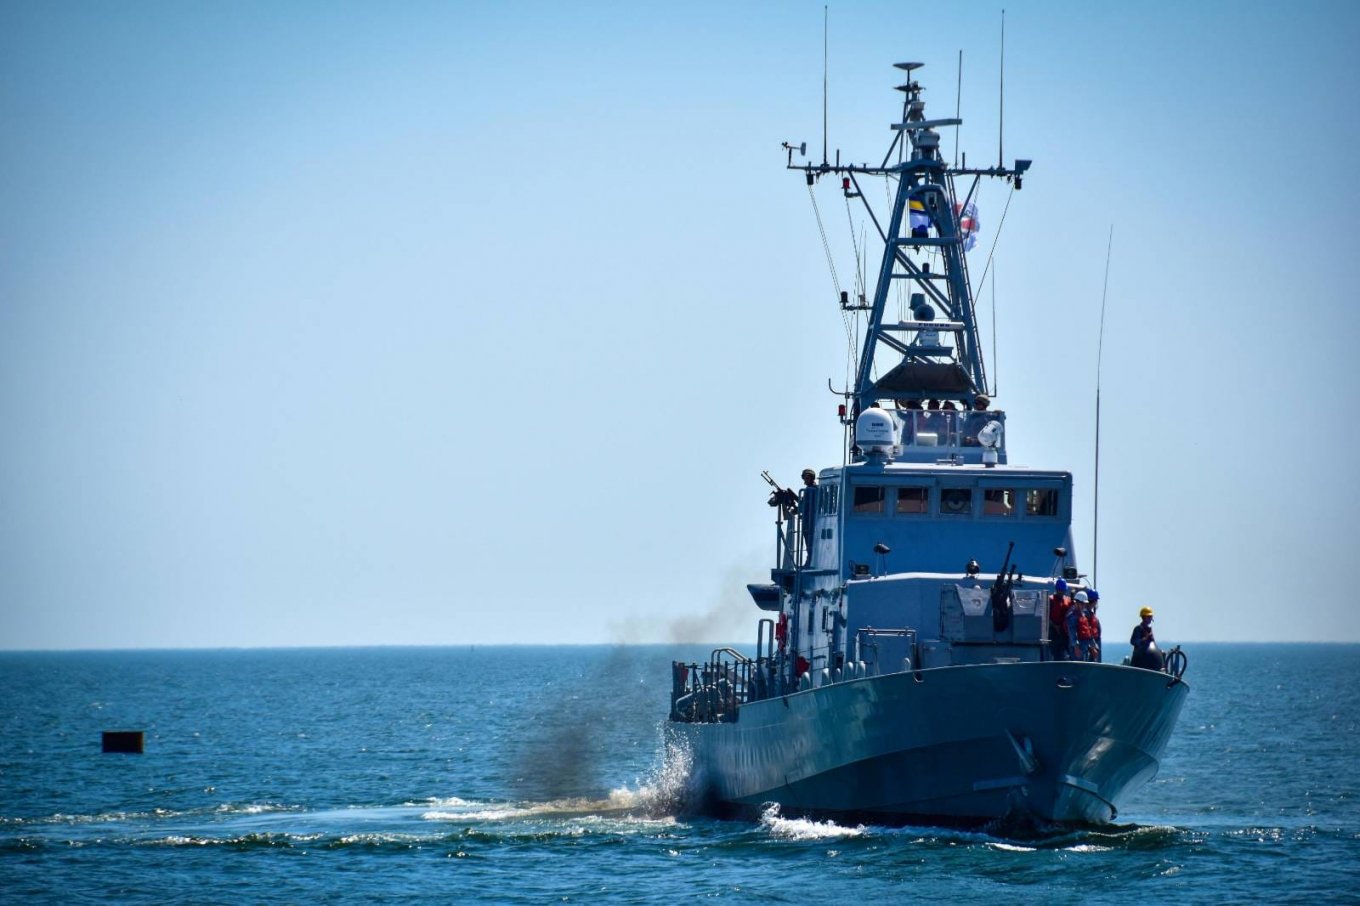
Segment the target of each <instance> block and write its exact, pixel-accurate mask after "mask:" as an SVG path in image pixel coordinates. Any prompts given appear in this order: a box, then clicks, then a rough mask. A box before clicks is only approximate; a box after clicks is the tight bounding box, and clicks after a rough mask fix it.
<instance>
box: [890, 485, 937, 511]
mask: <svg viewBox="0 0 1360 906" xmlns="http://www.w3.org/2000/svg"><path fill="white" fill-rule="evenodd" d="M929 501H930V488H898V489H897V512H898V513H899V514H909V515H913V516H915V515H923V514H925V513H926V511H927V505H928V503H929Z"/></svg>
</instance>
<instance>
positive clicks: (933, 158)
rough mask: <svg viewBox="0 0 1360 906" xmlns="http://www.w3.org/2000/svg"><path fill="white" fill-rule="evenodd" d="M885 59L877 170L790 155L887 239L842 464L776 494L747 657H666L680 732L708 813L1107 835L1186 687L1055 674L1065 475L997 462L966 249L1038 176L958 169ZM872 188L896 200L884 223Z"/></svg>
mask: <svg viewBox="0 0 1360 906" xmlns="http://www.w3.org/2000/svg"><path fill="white" fill-rule="evenodd" d="M896 65H897V68H898V69H900V70H902V71H903V72H904V73H905V74H906V82H905V83H904V84H902V85H900V86H898V90H900V91H902V92H903V95H904V98H903V106H902V116H901V119H900V120H899V121H898V122H897V123H894V124H892V129H893V131H894V138H893V141H892V143H891V145H890V147H889V150H888V153H887V154H886V155H885V156H884V158H883V161H882V163H881V164H879V165H877V166H871V165H867V164H861V165H854V164H845V165H842V164H841V163H840V162H839V160H837V162H835V163H829V162H826V161H823V162H822V163H821V164H810V163H797V162H795V160H794V156H795V153H797V154H799V155H800V156H801V154H802V153H803V151H804V150H805V149H804V148H802V147H799V148H795V147H793V146H790V145H785V148H786V149H787V151H788V160H787V162H786V163H787V166H788V167H789V168H790V169H795V170H799V171H801V172H802V173H804V175H805V178H806V180H807V182H808V185H809V186H812V185H814V184H815V183H817V182H819V181H820V180H822V179H824V178H834V179H839V180H840V182H841V190H842V192H843V193H844V194H845V195H846V197H847V198H849V199H860V200H863V201H864V208H865V210H866V211H867V214H868V217H869V218H870V219H871V220H872V223H873V225H874V228H875V229H876V230H877V231H878V233H879V236H880V238H881V240H882V242H883V257H882V260H881V264H880V267H879V271H878V279H877V283H876V286H875V290H874V293H873V297H872V299H867V298H864V297H857V298H853V299H852V298H851V297H850V294H849V293H842V294H841V300H840V304H841V306H842V307H843V308H845V309H846V310H847V311H848V312H854V313H856V314H857V315H859V316H862V317H864V318H865V328H864V330H865V332H864V341H863V346H862V348H861V349H860V350H859V354H858V361H857V362H856V363H855V368H854V373H855V380H854V383H853V385H852V386H850V387H848V388H847V389H846V391H845V394H844V396H845V405H844V406H843V408H842V412H843V417H842V424H843V426H844V428H845V456H844V458H843V461H842V463H841V464H840V465H837V466H833V467H829V468H824V469H821V470H820V472H818V473H817V474H816V475H815V479H812V478H811V477H809V478H808V479H805V485H806V486H805V487H804V488H803V489H802V490H801V491H800V492H798V493H794V492H792V491H790V490H786V489H784V488H780V487H778V486H776V487H775V491H774V493H773V494H772V495H771V499H770V503H771V505H772V506H774V507H775V510H776V514H777V518H776V526H777V540H776V564H775V567H774V568H773V569H772V570H771V574H770V581H769V582H768V583H763V582H762V583H757V584H753V585H751V586H749V589H750V592H751V595H752V597H753V599H754V600H755V602H756V604H757V605H758V606H759V607H760V608H761V609H763V610H765V611H767V612H768V613H769V616H768V617H765V618H763V619H761V620H760V621H759V623H758V629H757V650H756V653H755V655H754V656H751V655H749V654H746V653H741V652H738V651H735V650H733V649H719V650H717V651H715V652H714V653H713V655H712V657H711V658H710V660H709V662H707V663H704V664H697V663H696V664H683V663H676V664H675V665H674V666H673V670H674V674H673V695H672V705H671V713H670V722H669V724H668V726H669V729H670V731H671V733H672V734H673V735H674V736H676V737H677V738H678V739H679V740H680V741H681V742H682V743H683V744H684V745H686V746H688V747H689V748H690V749H691V750H692V756H693V764H694V771H695V775H694V776H695V781H696V783H697V784H699V785H700V786H701V787H702V791H703V793H704V795H705V796H706V797H707V798H708V799H709V801H710V802H711V803H713V804H716V805H717V806H719V807H725V808H733V807H736V808H740V807H759V806H761V805H763V804H765V803H770V802H773V803H777V804H780V805H781V806H783V807H786V808H789V809H791V810H797V811H801V812H806V813H816V814H831V815H844V816H858V817H861V818H864V817H867V818H869V819H871V820H947V821H964V822H970V821H986V820H991V819H995V818H1000V817H1003V816H1005V815H1007V814H1012V813H1024V814H1027V815H1032V816H1035V817H1038V818H1040V819H1043V820H1047V821H1059V822H1071V821H1077V822H1097V823H1098V822H1104V821H1109V820H1111V819H1112V818H1113V817H1114V815H1115V814H1116V811H1117V807H1118V803H1119V802H1120V800H1121V799H1122V798H1124V797H1126V796H1127V795H1128V793H1129V792H1130V791H1131V790H1133V789H1135V788H1136V787H1137V786H1139V785H1141V784H1142V783H1144V782H1146V780H1148V779H1149V778H1150V777H1152V776H1153V775H1154V774H1155V772H1156V770H1157V765H1158V760H1159V758H1160V755H1161V753H1162V751H1163V749H1164V748H1165V745H1166V742H1167V739H1168V737H1169V735H1170V732H1171V729H1172V727H1173V726H1174V724H1175V721H1176V718H1177V716H1178V714H1179V712H1180V708H1181V706H1182V703H1183V701H1184V697H1185V695H1186V694H1187V686H1186V685H1185V683H1184V682H1182V681H1181V680H1180V677H1179V676H1178V675H1174V674H1170V673H1166V672H1162V671H1150V670H1141V669H1137V668H1132V667H1127V666H1122V665H1117V664H1112V663H1100V662H1088V661H1075V660H1056V659H1054V658H1055V647H1054V645H1053V644H1052V639H1053V638H1054V636H1055V634H1056V627H1054V626H1051V625H1050V619H1049V613H1050V608H1049V603H1050V598H1051V596H1053V595H1054V594H1055V589H1056V588H1057V582H1058V580H1059V579H1061V580H1063V582H1064V584H1070V585H1071V586H1072V587H1073V589H1080V588H1082V587H1083V582H1084V578H1085V577H1084V576H1083V575H1082V574H1081V573H1080V571H1079V569H1078V567H1077V563H1076V558H1075V555H1074V552H1073V550H1074V548H1073V543H1072V537H1071V522H1072V475H1071V473H1070V472H1067V471H1061V470H1044V469H1031V468H1019V467H1014V466H1011V465H1009V463H1008V458H1007V454H1006V445H1005V433H1006V432H1005V424H1006V416H1005V413H1004V412H1002V411H1000V410H997V409H995V408H993V407H992V403H991V394H990V393H989V392H988V391H989V387H988V380H987V371H986V366H985V362H984V359H983V355H982V348H981V343H980V341H979V335H978V327H977V318H976V312H975V310H974V303H973V291H972V288H971V283H970V276H969V272H968V261H967V256H966V254H965V252H966V250H967V249H968V248H969V247H970V245H971V243H972V241H973V239H974V238H975V237H974V235H973V230H974V229H975V226H976V208H975V197H974V196H975V193H976V190H977V186H978V184H979V181H980V180H982V179H984V178H992V179H1001V180H1005V181H1007V182H1009V183H1010V185H1011V186H1012V188H1013V189H1019V188H1020V187H1021V185H1022V184H1023V179H1024V177H1025V174H1026V172H1027V171H1028V169H1029V166H1030V162H1029V161H1027V160H1016V161H1014V162H1013V164H1011V165H1010V166H1003V165H1000V164H998V165H997V166H994V167H989V168H986V169H969V168H967V167H966V166H964V167H956V166H951V165H950V164H949V163H947V162H946V161H945V160H944V158H943V157H942V155H941V153H940V132H939V130H940V129H943V128H946V127H950V126H956V125H958V124H959V122H960V120H958V119H952V118H951V119H935V120H931V119H928V118H927V117H926V115H925V103H924V101H923V99H922V88H921V85H920V83H919V82H918V81H917V80H916V71H917V70H918V69H919V68H920V64H917V63H901V64H896ZM869 179H886V180H888V183H889V186H890V197H891V204H890V207H889V210H888V211H887V212H886V214H884V215H883V216H881V217H880V216H879V213H878V212H876V211H875V210H874V208H873V206H872V205H870V204H869V203H868V201H867V199H866V192H865V191H864V189H863V187H862V183H864V182H866V181H867V180H869ZM965 182H966V183H968V184H969V188H968V189H967V191H966V192H965V193H964V195H963V197H959V194H958V191H957V187H956V183H959V184H962V183H965ZM1024 570H1028V572H1025V571H1024ZM1056 654H1057V656H1059V657H1061V656H1062V653H1061V652H1056ZM1106 660H1110V658H1109V657H1107V658H1106Z"/></svg>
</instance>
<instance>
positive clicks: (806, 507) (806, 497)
mask: <svg viewBox="0 0 1360 906" xmlns="http://www.w3.org/2000/svg"><path fill="white" fill-rule="evenodd" d="M802 498H803V500H802V506H801V509H800V517H801V521H802V525H803V551H804V554H803V566H805V567H808V566H811V565H812V523H813V522H814V521H815V520H816V517H817V473H816V472H814V471H812V470H811V469H804V470H803V490H802Z"/></svg>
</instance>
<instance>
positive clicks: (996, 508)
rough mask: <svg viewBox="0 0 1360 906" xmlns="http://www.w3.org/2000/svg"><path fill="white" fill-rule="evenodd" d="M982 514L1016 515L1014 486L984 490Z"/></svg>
mask: <svg viewBox="0 0 1360 906" xmlns="http://www.w3.org/2000/svg"><path fill="white" fill-rule="evenodd" d="M982 515H984V516H1014V515H1015V491H1014V489H1012V488H987V489H985V490H983V492H982Z"/></svg>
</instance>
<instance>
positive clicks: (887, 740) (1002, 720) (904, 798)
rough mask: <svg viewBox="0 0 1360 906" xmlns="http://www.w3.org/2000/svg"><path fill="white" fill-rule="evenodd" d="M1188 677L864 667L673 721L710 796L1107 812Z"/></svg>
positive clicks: (906, 810) (1103, 819) (923, 811)
mask: <svg viewBox="0 0 1360 906" xmlns="http://www.w3.org/2000/svg"><path fill="white" fill-rule="evenodd" d="M1187 692H1188V687H1187V686H1186V684H1185V683H1183V682H1180V681H1178V680H1174V679H1172V678H1171V677H1169V676H1168V675H1166V674H1165V673H1160V672H1157V671H1150V670H1140V669H1136V668H1132V667H1122V666H1116V665H1110V664H1085V663H1070V662H1041V663H1019V664H988V665H976V666H962V667H943V668H936V669H930V670H920V671H915V672H909V673H897V674H890V675H886V676H876V677H867V678H863V679H857V680H851V681H847V682H841V683H835V684H830V685H826V686H823V687H820V688H817V689H810V690H806V691H803V692H798V693H795V694H792V695H787V696H782V697H778V698H772V699H766V700H763V701H758V702H751V703H748V704H744V705H742V706H741V708H740V711H739V713H738V715H737V719H736V720H734V721H731V722H726V723H682V722H673V723H670V724H669V725H668V727H669V732H670V733H671V734H673V736H674V737H675V738H676V740H677V741H678V742H679V744H680V745H681V746H682V747H684V748H686V749H688V751H689V754H690V757H691V759H692V769H691V779H692V782H693V784H694V787H695V790H696V792H697V793H698V794H699V796H700V797H701V800H702V801H704V802H706V803H708V805H709V806H711V807H714V808H716V809H718V810H720V811H731V810H743V811H745V810H751V809H756V808H760V807H762V806H764V805H766V804H768V803H776V804H778V805H780V806H781V808H783V809H784V810H785V811H786V812H788V813H799V814H812V815H825V816H832V817H842V818H847V819H853V820H859V821H875V822H885V823H902V822H913V821H926V822H934V823H939V822H946V823H963V824H971V823H978V824H981V823H985V822H988V821H992V820H996V819H1004V818H1008V817H1016V818H1035V819H1039V820H1040V821H1044V822H1054V823H1062V824H1069V823H1070V824H1102V823H1107V822H1109V821H1111V820H1113V819H1114V818H1115V816H1116V815H1117V813H1118V808H1119V805H1120V803H1121V802H1122V801H1124V800H1125V799H1127V797H1128V796H1129V795H1130V794H1131V793H1132V792H1134V791H1135V790H1136V789H1138V788H1139V787H1141V786H1142V785H1143V784H1145V783H1147V782H1148V781H1149V780H1150V779H1151V778H1152V777H1153V776H1155V775H1156V773H1157V769H1158V766H1159V763H1160V759H1161V755H1162V752H1163V750H1164V749H1165V748H1166V743H1167V740H1168V738H1169V737H1170V734H1171V731H1172V728H1173V727H1174V726H1175V723H1176V719H1177V718H1178V716H1179V715H1180V711H1181V707H1182V706H1183V704H1184V701H1185V696H1186V694H1187Z"/></svg>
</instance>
